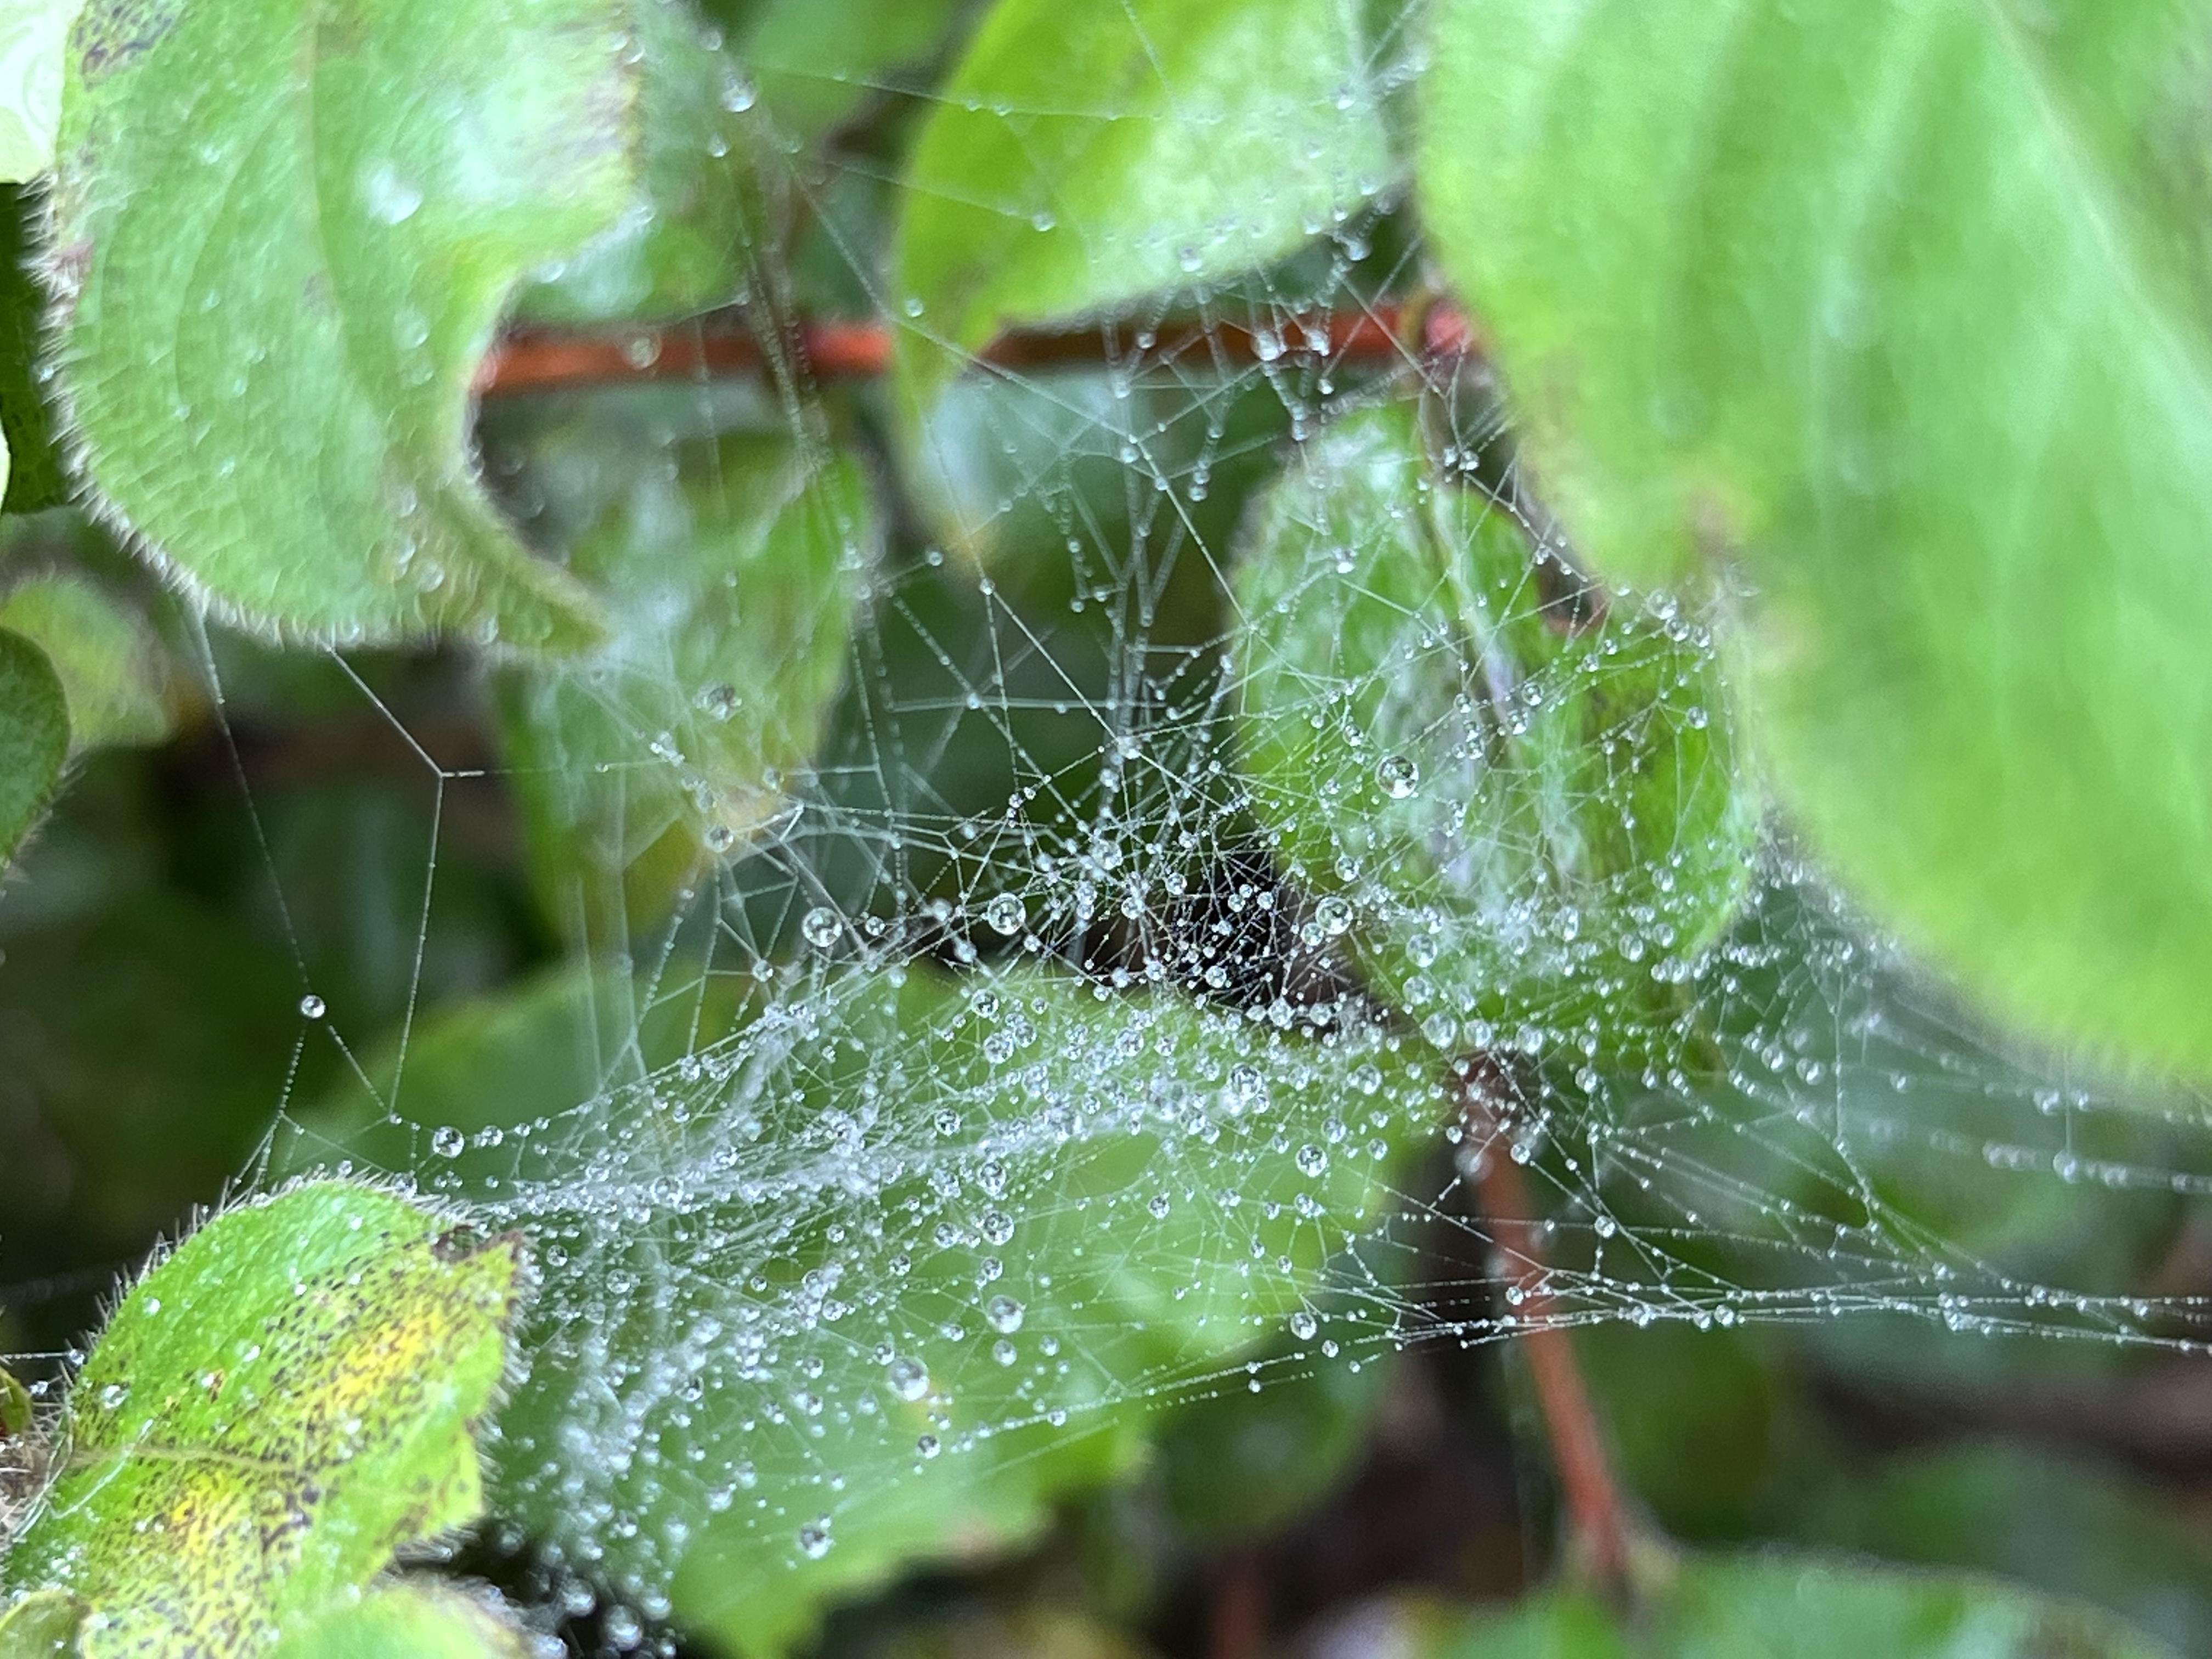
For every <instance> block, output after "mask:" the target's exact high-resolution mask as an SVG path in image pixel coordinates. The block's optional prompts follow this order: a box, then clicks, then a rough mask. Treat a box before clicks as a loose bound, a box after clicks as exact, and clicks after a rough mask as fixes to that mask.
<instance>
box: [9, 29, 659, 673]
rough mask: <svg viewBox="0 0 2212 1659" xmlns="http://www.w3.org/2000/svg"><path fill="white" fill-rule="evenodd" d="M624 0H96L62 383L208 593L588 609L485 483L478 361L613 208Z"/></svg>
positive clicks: (589, 621) (85, 65) (66, 160)
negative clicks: (474, 457) (344, 0)
mask: <svg viewBox="0 0 2212 1659" xmlns="http://www.w3.org/2000/svg"><path fill="white" fill-rule="evenodd" d="M624 17H625V13H624V9H623V7H622V6H620V5H619V4H618V3H617V0H460V3H453V0H371V3H368V4H365V5H362V6H360V7H357V8H354V9H350V10H349V11H348V12H347V13H346V14H345V15H343V18H340V17H337V16H334V15H326V14H325V12H324V11H323V10H322V9H320V8H318V7H315V6H312V5H308V4H307V3H304V0H253V3H250V4H246V5H244V6H222V7H210V6H192V5H185V4H183V3H181V0H156V3H154V4H152V5H144V4H139V3H135V0H97V3H94V5H92V7H91V8H90V9H88V11H87V12H86V13H85V14H84V15H83V16H82V18H80V19H79V21H78V22H77V26H76V30H75V32H74V33H72V35H71V37H70V52H69V58H68V63H67V66H66V69H67V81H66V82H65V87H64V100H63V118H62V131H61V141H60V147H59V152H58V162H57V171H56V179H55V185H54V191H53V207H54V252H53V255H52V264H53V270H54V273H55V282H56V287H57V297H58V352H59V361H60V365H61V370H62V381H63V386H64V392H65V393H66V396H67V398H68V401H69V404H70V410H71V413H72V414H73V416H74V417H75V420H74V424H75V428H76V436H77V439H78V441H79V443H80V446H81V449H82V456H83V459H84V463H85V470H86V472H87V474H88V477H89V479H90V481H91V483H93V484H94V486H96V488H97V489H98V490H99V492H100V496H101V497H102V498H103V500H104V501H105V502H106V506H107V507H108V508H109V509H110V510H111V511H112V513H115V514H117V515H118V516H119V517H120V518H122V519H123V520H126V521H127V522H128V523H129V524H130V525H131V527H132V528H133V529H135V530H136V531H137V532H138V533H139V534H140V535H141V536H142V537H143V538H144V539H145V541H146V543H147V544H148V546H149V550H150V551H151V552H152V553H153V554H154V555H155V556H156V557H158V558H159V559H160V560H161V562H163V563H164V564H166V565H167V567H168V568H169V569H170V570H171V571H172V572H173V574H175V575H176V576H177V577H178V578H179V579H180V580H182V581H183V582H185V584H186V586H188V587H189V588H190V589H191V591H192V592H195V593H196V594H197V595H198V596H200V597H201V598H202V599H204V600H205V601H206V602H207V603H209V604H210V605H212V606H213V607H214V608H215V609H216V611H219V612H221V613H222V614H223V615H224V616H226V617H231V618H234V619H235V620H238V621H240V622H243V623H248V624H250V625H252V626H256V627H259V628H261V629H266V630H270V631H273V632H277V633H281V634H284V635H299V636H305V637H311V638H316V639H322V640H330V641H368V640H400V639H409V638H415V637H419V636H422V635H426V634H428V633H431V632H433V631H435V630H439V629H449V630H456V631H465V632H466V633H468V634H470V635H472V636H475V637H478V638H481V639H483V640H487V641H498V642H501V643H504V644H507V645H510V646H518V647H546V648H556V649H557V648H563V647H574V646H576V645H579V644H581V643H583V642H586V641H589V640H591V639H592V638H594V637H596V636H597V634H598V632H599V624H598V622H597V618H596V614H595V610H594V607H593V606H592V604H591V603H590V602H589V600H588V599H587V597H586V595H585V593H584V592H583V590H582V589H581V588H580V586H578V585H577V584H576V582H575V581H574V580H573V579H572V578H570V577H569V576H568V574H566V573H565V572H563V571H562V570H560V569H559V568H557V567H556V566H554V565H551V564H550V563H547V562H543V561H541V560H538V559H535V558H533V557H532V556H530V555H529V554H528V553H527V552H526V551H525V550H524V549H523V546H522V544H521V543H520V541H518V540H517V539H516V538H515V537H514V536H513V533H512V532H511V531H510V530H509V529H508V527H507V526H506V525H505V524H504V523H502V522H501V520H500V519H499V517H498V515H497V514H496V513H495V512H494V511H493V510H492V507H491V505H490V502H489V500H488V499H487V498H486V496H485V495H484V493H483V489H481V488H480V487H479V484H478V482H477V477H476V476H475V471H474V468H473V464H472V461H471V456H470V452H469V445H468V441H467V439H468V419H469V413H470V397H469V387H470V380H471V374H472V372H473V370H474V368H475V367H476V364H477V360H478V359H479V358H480V357H481V356H483V353H484V350H485V349H486V347H487V345H488V344H489V341H490V338H491V335H492V330H493V327H494V325H495V323H496V322H497V320H498V318H499V313H500V310H501V307H502V305H503V304H504V303H505V302H506V301H507V296H508V295H509V293H510V292H511V290H512V289H513V288H514V286H515V285H516V283H518V282H520V280H521V279H522V278H523V277H524V276H526V275H528V274H529V273H531V272H532V271H534V270H538V269H540V268H541V267H543V266H544V265H545V264H547V263H548V262H549V261H553V260H558V259H562V258H568V257H570V256H573V255H574V254H575V253H577V252H579V251H580V250H581V249H582V248H583V247H584V246H586V244H587V243H588V242H589V241H590V240H592V238H593V237H595V236H597V235H599V234H600V233H601V232H603V231H605V230H606V229H607V228H609V227H611V225H613V224H614V223H615V222H616V221H617V218H618V217H619V216H620V215H621V214H622V213H623V210H624V209H625V208H626V207H627V206H628V205H629V203H630V200H631V197H632V191H633V187H634V184H635V147H636V122H637V118H638V116H637V98H638V85H637V83H638V74H637V70H636V65H635V55H634V53H632V52H630V51H629V50H628V47H627V45H626V35H627V33H628V31H627V29H626V27H625V21H624Z"/></svg>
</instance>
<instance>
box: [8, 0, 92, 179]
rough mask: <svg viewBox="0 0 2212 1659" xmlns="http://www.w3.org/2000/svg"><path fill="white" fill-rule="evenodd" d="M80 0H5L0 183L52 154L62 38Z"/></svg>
mask: <svg viewBox="0 0 2212 1659" xmlns="http://www.w3.org/2000/svg"><path fill="white" fill-rule="evenodd" d="M83 3H84V0H11V3H10V4H9V8H8V11H7V15H5V16H0V183H13V182H15V181H17V180H20V179H28V178H30V177H32V176H33V174H36V173H43V172H45V171H46V167H48V166H49V165H50V164H51V163H52V161H53V159H54V124H55V123H56V121H57V120H58V119H59V118H60V116H61V104H62V38H63V36H64V35H65V34H66V33H68V32H69V26H70V19H71V18H73V17H75V16H76V12H77V8H78V7H79V6H81V5H82V4H83Z"/></svg>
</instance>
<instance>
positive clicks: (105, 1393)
mask: <svg viewBox="0 0 2212 1659" xmlns="http://www.w3.org/2000/svg"><path fill="white" fill-rule="evenodd" d="M129 1398H131V1390H130V1389H128V1388H126V1387H125V1385H124V1384H122V1383H109V1384H108V1385H107V1386H106V1388H104V1389H101V1390H100V1404H101V1406H103V1407H106V1409H107V1410H109V1411H113V1410H114V1409H115V1408H116V1407H118V1406H120V1405H121V1404H122V1403H123V1402H124V1401H126V1400H128V1399H129Z"/></svg>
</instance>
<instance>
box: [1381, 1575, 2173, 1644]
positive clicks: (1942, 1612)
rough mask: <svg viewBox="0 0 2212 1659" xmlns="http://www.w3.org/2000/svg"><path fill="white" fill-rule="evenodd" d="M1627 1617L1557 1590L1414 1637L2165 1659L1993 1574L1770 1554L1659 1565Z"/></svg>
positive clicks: (2079, 1611) (2098, 1617)
mask: <svg viewBox="0 0 2212 1659" xmlns="http://www.w3.org/2000/svg"><path fill="white" fill-rule="evenodd" d="M1649 1589H1650V1593H1648V1594H1646V1595H1643V1596H1641V1597H1639V1599H1638V1607H1637V1608H1636V1612H1635V1616H1634V1617H1633V1619H1632V1620H1627V1621H1624V1620H1621V1619H1620V1618H1619V1617H1618V1616H1617V1615H1616V1614H1614V1613H1612V1612H1610V1611H1608V1610H1607V1608H1606V1607H1605V1606H1604V1605H1603V1604H1602V1603H1601V1601H1598V1600H1596V1599H1595V1597H1592V1596H1589V1595H1583V1594H1579V1593H1577V1592H1572V1591H1557V1592H1553V1593H1552V1594H1550V1595H1542V1596H1539V1597H1536V1598H1534V1600H1532V1601H1528V1602H1527V1603H1525V1604H1523V1605H1522V1607H1518V1608H1516V1610H1515V1611H1513V1612H1511V1613H1504V1614H1503V1615H1500V1616H1498V1617H1494V1618H1490V1619H1482V1620H1476V1621H1474V1622H1473V1623H1472V1624H1470V1625H1468V1626H1466V1627H1465V1628H1464V1629H1462V1630H1461V1631H1458V1632H1451V1633H1449V1634H1444V1635H1443V1636H1442V1638H1441V1639H1435V1640H1432V1641H1431V1642H1426V1643H1421V1644H1419V1650H1420V1652H1421V1653H1422V1656H1423V1659H1870V1656H1873V1655H1876V1654H1879V1655H1881V1659H2171V1650H2168V1649H2167V1648H2166V1647H2164V1646H2163V1645H2162V1644H2159V1643H2156V1642H2154V1641H2153V1640H2151V1639H2150V1638H2148V1637H2147V1636H2144V1635H2142V1633H2141V1632H2137V1631H2135V1630H2132V1629H2130V1627H2129V1626H2126V1625H2124V1624H2122V1623H2121V1622H2120V1621H2119V1620H2117V1619H2114V1618H2112V1617H2111V1616H2110V1615H2108V1614H2106V1613H2097V1612H2093V1611H2092V1610H2090V1609H2088V1608H2087V1607H2076V1606H2074V1605H2071V1604H2069V1603H2066V1602H2061V1601H2048V1600H2045V1598H2043V1597H2041V1596H2039V1595H2034V1594H2033V1593H2032V1592H2030V1591H2027V1590H2024V1589H2018V1588H2016V1587H2015V1586H2012V1585H2008V1584H2006V1583H2002V1582H2001V1581H1998V1580H1996V1579H1984V1578H1971V1577H1943V1576H1939V1575H1936V1574H1933V1573H1924V1574H1923V1573H1913V1572H1904V1571H1896V1570H1894V1569H1884V1568H1881V1567H1876V1566H1872V1565H1860V1564H1858V1563H1845V1562H1844V1561H1841V1560H1837V1559H1829V1560H1823V1559H1820V1558H1819V1557H1812V1556H1806V1557H1795V1556H1790V1555H1781V1554H1777V1555H1771V1556H1765V1557H1743V1558H1736V1559H1730V1558H1727V1557H1715V1558H1711V1559H1691V1560H1688V1561H1686V1562H1683V1563H1680V1564H1679V1565H1670V1566H1668V1567H1667V1568H1665V1569H1663V1570H1662V1571H1661V1572H1659V1573H1655V1574H1654V1581H1653V1583H1651V1584H1650V1587H1649Z"/></svg>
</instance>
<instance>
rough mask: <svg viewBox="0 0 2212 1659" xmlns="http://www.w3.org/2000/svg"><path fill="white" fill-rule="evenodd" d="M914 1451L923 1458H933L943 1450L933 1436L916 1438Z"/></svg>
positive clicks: (926, 1435) (927, 1435)
mask: <svg viewBox="0 0 2212 1659" xmlns="http://www.w3.org/2000/svg"><path fill="white" fill-rule="evenodd" d="M914 1449H915V1450H916V1451H918V1452H920V1453H921V1455H923V1456H924V1457H934V1456H936V1455H937V1454H938V1453H939V1451H940V1450H941V1449H942V1448H941V1447H940V1446H939V1444H938V1443H937V1437H936V1436H935V1435H933V1434H925V1435H921V1436H918V1437H916V1438H915V1443H914Z"/></svg>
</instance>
